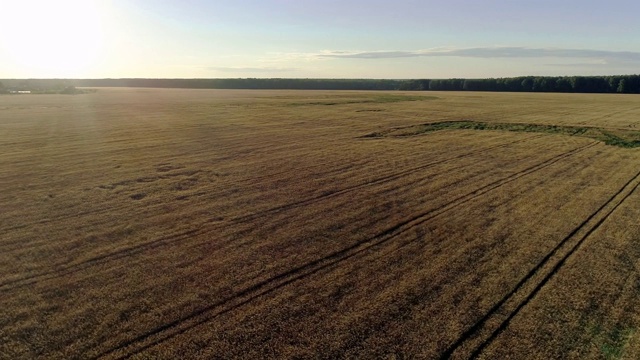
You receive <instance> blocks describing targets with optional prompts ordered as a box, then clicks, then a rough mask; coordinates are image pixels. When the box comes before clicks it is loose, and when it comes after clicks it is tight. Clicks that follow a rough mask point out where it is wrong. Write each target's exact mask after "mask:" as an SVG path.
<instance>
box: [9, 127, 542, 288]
mask: <svg viewBox="0 0 640 360" xmlns="http://www.w3.org/2000/svg"><path fill="white" fill-rule="evenodd" d="M541 136H543V135H539V136H533V137H528V138H526V139H519V140H515V141H510V142H507V143H503V144H499V145H494V146H489V147H486V148H483V149H480V150H475V151H471V152H467V153H464V154H460V155H457V156H454V157H451V158H447V159H443V160H438V161H432V162H429V163H427V164H423V165H420V166H417V167H414V168H411V169H408V170H404V171H401V172H398V173H395V174H392V175H386V176H383V177H380V178H378V179H375V180H372V181H369V182H365V183H362V184H357V185H353V186H349V187H347V188H344V189H340V190H337V191H335V192H331V193H325V194H321V195H318V196H314V197H311V198H307V199H304V200H300V201H296V202H293V203H288V204H284V205H279V206H275V207H272V208H268V209H265V210H262V211H258V212H255V213H252V214H248V215H243V216H239V217H236V218H232V219H230V220H229V221H228V224H238V223H242V222H246V221H250V220H254V219H256V218H258V217H261V216H264V215H267V214H272V213H276V212H279V211H283V210H290V209H293V208H297V207H300V206H304V205H309V204H312V203H315V202H318V201H321V200H324V199H328V198H332V197H335V196H339V195H343V194H347V193H350V192H353V191H356V190H359V189H362V188H365V187H368V186H373V185H378V184H383V183H386V182H389V181H393V180H396V179H399V178H402V177H404V176H408V175H411V174H413V173H415V172H418V171H421V170H425V169H427V168H430V167H433V166H436V165H439V164H442V163H446V162H450V161H454V160H458V159H461V158H465V157H469V156H473V155H479V154H482V153H484V152H487V151H491V150H494V149H496V148H502V147H507V146H509V145H513V144H516V143H520V142H525V141H528V140H531V139H535V138H538V137H541ZM105 211H106V210H105ZM108 211H113V209H110V210H108ZM228 224H224V225H225V226H226V225H228ZM220 226H223V224H219V225H214V226H213V227H212V228H208V229H191V230H186V231H182V232H179V233H175V234H171V235H167V236H163V237H160V238H159V239H156V240H153V241H150V242H146V243H143V244H138V245H134V246H129V247H126V248H123V249H120V250H116V251H113V252H110V253H107V254H103V255H99V256H96V257H93V258H90V259H87V260H84V261H82V262H79V263H75V264H72V265H67V266H66V267H65V264H61V268H58V269H54V270H50V271H46V272H41V273H38V274H33V275H29V276H26V277H22V278H18V279H12V280H8V281H5V282H3V283H0V289H3V288H4V289H3V290H8V289H14V288H19V287H24V286H27V285H31V284H33V283H36V282H39V281H44V280H49V279H53V278H58V277H61V276H64V275H68V274H72V273H75V272H78V271H81V270H83V269H86V268H88V267H91V266H94V265H98V264H103V263H106V262H109V261H113V260H117V259H120V258H123V257H126V256H130V255H132V254H135V253H138V252H142V251H145V250H149V249H155V248H158V247H161V246H165V245H169V244H172V243H175V242H177V241H180V240H183V239H188V238H189V237H193V236H197V235H202V234H206V233H209V232H211V231H214V230H215V229H216V228H219V227H220ZM67 264H68V263H67Z"/></svg>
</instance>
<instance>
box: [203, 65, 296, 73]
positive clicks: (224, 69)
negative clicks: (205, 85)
mask: <svg viewBox="0 0 640 360" xmlns="http://www.w3.org/2000/svg"><path fill="white" fill-rule="evenodd" d="M207 69H209V70H215V71H219V72H225V73H239V72H242V73H278V72H290V71H296V70H297V69H296V68H283V67H234V66H232V67H224V66H222V67H221V66H212V67H209V68H207Z"/></svg>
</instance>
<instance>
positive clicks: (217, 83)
mask: <svg viewBox="0 0 640 360" xmlns="http://www.w3.org/2000/svg"><path fill="white" fill-rule="evenodd" d="M0 81H2V83H3V84H4V86H3V89H5V90H6V89H15V90H36V91H37V90H40V91H44V90H46V89H62V88H66V87H69V86H77V87H151V88H189V89H290V90H407V91H429V90H431V91H508V92H571V93H625V94H638V93H640V75H620V76H521V77H511V78H490V79H415V80H392V79H283V78H274V79H262V78H246V79H244V78H243V79H1V80H0Z"/></svg>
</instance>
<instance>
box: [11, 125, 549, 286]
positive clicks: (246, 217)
mask: <svg viewBox="0 0 640 360" xmlns="http://www.w3.org/2000/svg"><path fill="white" fill-rule="evenodd" d="M542 136H543V135H537V136H531V137H528V138H526V139H519V140H515V141H510V142H506V143H503V144H498V145H494V146H489V147H486V148H484V149H479V150H476V151H472V152H468V153H465V154H461V155H458V156H455V157H453V158H449V159H444V160H440V161H436V162H430V163H427V164H423V165H421V166H417V167H414V168H411V169H409V170H405V171H403V172H399V173H396V174H391V175H387V176H384V177H383V178H379V179H375V180H372V181H371V182H368V183H364V184H358V185H355V186H352V187H350V188H345V189H340V190H336V191H333V192H330V193H325V194H321V195H317V196H314V197H311V198H307V199H304V200H300V201H297V202H294V203H289V204H283V205H279V206H276V207H272V208H268V209H264V210H259V211H257V212H255V213H252V214H247V215H242V216H238V217H236V218H233V219H231V220H230V221H232V222H234V223H237V222H241V221H244V220H250V219H254V218H257V217H260V216H262V215H265V214H269V213H273V212H276V211H280V210H287V209H290V208H294V207H297V206H300V205H306V204H310V203H313V202H314V201H317V200H320V199H322V198H325V197H333V196H337V195H341V194H343V193H347V192H349V191H353V190H357V189H360V188H363V187H366V186H368V185H374V184H378V183H384V182H386V181H385V180H387V179H388V180H387V181H392V180H395V179H398V178H401V177H402V176H403V175H409V174H411V173H413V172H416V171H419V170H423V169H426V168H429V167H431V166H435V165H439V164H441V163H446V162H448V161H452V160H457V159H461V158H464V157H467V156H472V155H477V154H482V153H484V152H486V151H489V150H493V149H496V148H502V147H507V146H509V145H513V144H517V143H520V142H525V141H528V140H533V139H536V138H539V137H542ZM352 166H353V164H349V165H345V166H341V167H338V168H336V169H331V170H330V171H328V172H327V174H330V173H336V172H340V171H341V170H344V169H348V168H350V167H352ZM313 167H316V166H308V167H306V169H311V168H313ZM285 173H287V171H282V172H277V173H275V174H269V175H263V176H259V177H254V178H250V179H245V180H244V181H243V183H252V182H255V180H256V179H272V178H273V177H274V176H276V175H281V174H285ZM169 178H170V177H166V176H165V177H159V178H158V180H166V179H169ZM125 182H131V183H135V182H136V180H135V179H134V180H125ZM203 193H204V194H206V193H207V192H203ZM156 205H157V204H156ZM128 208H129V205H120V206H115V207H112V208H101V209H90V210H85V211H81V212H78V213H75V214H67V215H61V216H58V217H54V218H49V219H42V220H38V221H35V222H33V223H28V224H20V225H16V226H12V227H9V228H6V229H5V230H4V231H12V230H19V229H23V228H27V227H30V226H34V225H43V224H47V223H51V222H57V221H63V220H68V219H75V218H78V217H80V216H89V215H92V216H95V215H101V214H107V213H111V212H113V211H120V210H126V209H128ZM41 243H44V244H45V245H46V243H47V242H46V241H41V242H38V243H35V244H34V243H31V244H29V245H30V246H29V248H31V247H36V246H39V245H41ZM12 245H14V246H15V245H19V246H20V248H21V249H24V244H23V243H22V242H21V240H16V241H14V242H0V248H3V247H10V246H12ZM11 250H14V248H9V249H5V251H11ZM1 286H2V284H0V287H1Z"/></svg>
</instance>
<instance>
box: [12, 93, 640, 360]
mask: <svg viewBox="0 0 640 360" xmlns="http://www.w3.org/2000/svg"><path fill="white" fill-rule="evenodd" d="M639 186H640V97H639V96H637V95H590V94H542V93H535V94H534V93H474V92H353V91H343V92H339V91H240V90H237V91H234V90H169V89H141V88H138V89H124V88H123V89H115V88H113V89H110V88H104V89H99V90H98V91H97V92H95V93H88V94H82V95H5V96H0V190H1V191H0V358H1V359H33V358H43V359H45V358H46V359H71V358H79V359H125V358H133V359H156V358H164V359H173V358H207V359H209V358H220V359H228V358H242V359H264V358H321V359H334V358H368V359H372V358H382V359H402V358H424V359H446V358H452V359H468V358H478V359H504V358H511V359H551V358H575V359H618V358H624V359H637V358H640V190H639V189H638V187H639Z"/></svg>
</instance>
